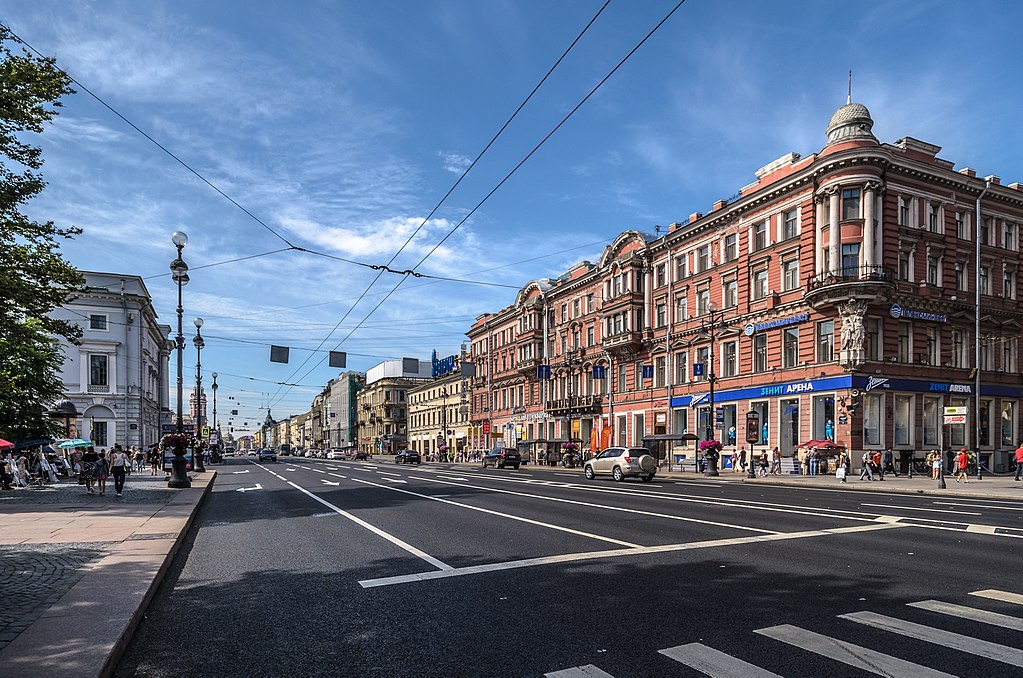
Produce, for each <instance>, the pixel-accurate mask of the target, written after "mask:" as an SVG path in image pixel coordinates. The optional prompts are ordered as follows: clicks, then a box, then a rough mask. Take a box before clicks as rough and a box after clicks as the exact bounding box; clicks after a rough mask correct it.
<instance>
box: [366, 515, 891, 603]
mask: <svg viewBox="0 0 1023 678" xmlns="http://www.w3.org/2000/svg"><path fill="white" fill-rule="evenodd" d="M903 527H904V526H902V525H855V526H853V527H835V528H831V529H827V530H808V531H806V532H787V533H783V534H763V535H754V536H751V537H735V538H733V539H714V540H711V541H698V542H689V543H686V544H664V545H661V546H642V547H640V548H634V549H615V550H612V551H587V552H584V553H565V554H562V555H556V556H542V557H538V558H527V559H525V560H511V561H506V562H502V563H488V564H486V565H472V566H469V567H460V568H457V569H451V570H445V571H443V572H436V571H433V572H422V573H419V574H407V575H399V576H395V577H381V578H379V579H364V580H362V581H360V582H359V585H360V586H362V587H363V588H365V589H368V588H375V587H378V586H393V585H395V584H408V583H411V582H418V581H429V580H432V579H443V578H448V577H464V576H468V575H474V574H484V573H487V572H501V571H504V570H517V569H520V568H524V567H537V566H540V565H561V564H564V563H574V562H581V561H586V560H602V559H605V558H621V557H623V556H642V555H650V554H655V553H672V552H676V551H695V550H699V549H708V548H720V547H724V546H739V545H743V544H759V543H763V542H774V541H787V540H789V539H806V538H810V537H825V536H830V535H835V534H850V533H856V532H873V531H875V530H890V529H902V528H903Z"/></svg>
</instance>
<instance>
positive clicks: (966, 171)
mask: <svg viewBox="0 0 1023 678" xmlns="http://www.w3.org/2000/svg"><path fill="white" fill-rule="evenodd" d="M959 173H960V174H962V175H964V176H968V177H975V176H977V170H975V169H972V168H970V167H964V168H962V169H961V170H959Z"/></svg>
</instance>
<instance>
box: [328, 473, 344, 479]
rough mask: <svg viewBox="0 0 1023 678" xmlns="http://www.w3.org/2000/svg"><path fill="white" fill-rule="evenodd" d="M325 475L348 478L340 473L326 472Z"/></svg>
mask: <svg viewBox="0 0 1023 678" xmlns="http://www.w3.org/2000/svg"><path fill="white" fill-rule="evenodd" d="M327 475H328V476H334V477H335V478H344V479H345V480H348V476H343V475H341V474H340V473H328V474H327Z"/></svg>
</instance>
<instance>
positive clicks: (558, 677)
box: [543, 664, 615, 678]
mask: <svg viewBox="0 0 1023 678" xmlns="http://www.w3.org/2000/svg"><path fill="white" fill-rule="evenodd" d="M543 675H544V678H615V677H614V676H612V675H611V674H610V673H605V672H604V671H601V670H600V669H598V668H597V667H596V666H594V665H593V664H587V665H585V666H573V667H572V668H570V669H562V670H561V671H552V672H551V673H545V674H543Z"/></svg>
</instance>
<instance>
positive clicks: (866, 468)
mask: <svg viewBox="0 0 1023 678" xmlns="http://www.w3.org/2000/svg"><path fill="white" fill-rule="evenodd" d="M870 462H871V456H870V451H869V450H868V451H866V452H864V453H863V470H862V471H860V480H863V476H866V477H867V480H873V479H874V474H873V473H871V471H870Z"/></svg>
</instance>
